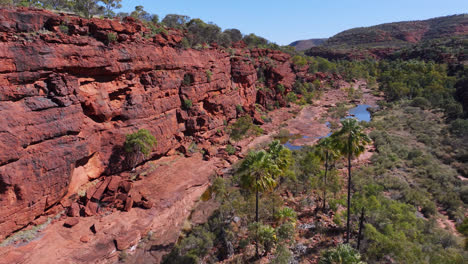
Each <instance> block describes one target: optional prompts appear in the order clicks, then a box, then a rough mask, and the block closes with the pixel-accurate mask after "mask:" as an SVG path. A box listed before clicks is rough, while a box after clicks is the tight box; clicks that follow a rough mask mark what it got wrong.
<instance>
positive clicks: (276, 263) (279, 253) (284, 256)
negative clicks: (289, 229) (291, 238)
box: [271, 244, 293, 264]
mask: <svg viewBox="0 0 468 264" xmlns="http://www.w3.org/2000/svg"><path fill="white" fill-rule="evenodd" d="M292 259H293V255H292V252H291V251H290V250H289V249H288V248H287V247H286V246H285V245H283V244H281V245H279V246H278V247H277V248H276V253H275V257H274V259H273V260H272V261H271V263H272V264H289V263H292V262H291V260H292Z"/></svg>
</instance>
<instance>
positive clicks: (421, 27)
mask: <svg viewBox="0 0 468 264" xmlns="http://www.w3.org/2000/svg"><path fill="white" fill-rule="evenodd" d="M466 34H468V14H461V15H452V16H444V17H437V18H431V19H427V20H418V21H404V22H394V23H385V24H380V25H376V26H371V27H359V28H353V29H349V30H345V31H343V32H340V33H338V34H336V35H334V36H333V37H331V38H329V39H328V40H327V41H326V42H325V43H324V44H323V46H326V47H342V46H353V47H356V46H360V47H402V46H408V45H411V44H415V43H419V42H420V41H427V40H433V39H439V38H444V37H452V36H457V35H466Z"/></svg>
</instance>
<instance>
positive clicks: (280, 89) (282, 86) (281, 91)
mask: <svg viewBox="0 0 468 264" xmlns="http://www.w3.org/2000/svg"><path fill="white" fill-rule="evenodd" d="M285 90H286V88H285V87H284V85H282V84H278V85H276V91H277V92H280V93H284V91H285Z"/></svg>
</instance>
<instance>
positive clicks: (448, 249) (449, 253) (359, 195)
mask: <svg viewBox="0 0 468 264" xmlns="http://www.w3.org/2000/svg"><path fill="white" fill-rule="evenodd" d="M364 94H369V93H364ZM324 100H326V97H325V98H324ZM343 101H344V100H343ZM357 103H358V104H359V103H360V102H357ZM366 103H368V102H366ZM372 104H373V105H374V106H377V102H376V101H373V102H372ZM413 105H414V104H413V103H412V102H411V101H400V102H396V103H393V104H386V103H381V104H380V107H379V108H378V109H377V108H375V109H372V112H373V114H372V116H373V118H372V120H368V121H370V122H366V121H367V120H366V121H365V122H362V123H361V126H363V127H364V128H365V131H366V132H367V133H368V134H369V135H370V137H371V138H372V140H373V144H372V145H371V146H369V147H367V148H366V149H365V151H364V153H363V154H362V155H361V156H359V158H358V159H356V160H354V161H353V167H354V168H355V169H354V170H353V171H354V172H353V175H354V176H353V182H352V185H351V187H352V188H351V189H352V200H351V206H350V210H351V218H350V220H351V234H350V245H351V247H348V248H347V247H344V246H341V245H340V244H341V243H343V242H345V239H346V235H345V233H346V232H345V231H346V208H347V205H346V186H347V161H345V159H343V158H338V157H334V158H330V159H329V160H328V159H327V160H328V162H327V163H330V164H326V165H325V166H324V165H323V163H322V162H321V161H320V158H319V157H318V156H317V154H316V153H317V149H318V147H317V146H311V145H313V144H314V143H315V142H317V140H319V138H320V137H326V136H327V135H328V133H330V132H329V131H328V128H327V125H326V123H325V122H330V124H331V123H332V122H337V121H338V120H339V119H340V118H343V117H346V116H347V114H348V112H347V111H345V112H344V115H343V114H341V116H340V115H337V114H336V105H333V103H332V104H330V105H327V107H324V108H321V107H319V108H317V107H314V106H307V107H305V108H304V109H302V111H301V112H299V113H297V116H296V118H295V119H291V120H289V121H287V122H286V123H285V124H287V125H283V126H281V125H280V127H282V128H281V129H283V131H285V130H286V129H291V131H293V133H290V132H289V131H288V132H289V133H286V132H282V133H281V131H282V130H281V129H280V132H274V133H272V134H273V137H274V136H275V135H276V136H277V137H280V138H281V136H283V142H294V144H297V145H294V146H299V144H298V143H297V142H301V143H302V144H301V145H300V146H301V147H300V148H297V149H293V152H292V159H293V164H294V165H292V167H291V170H292V171H293V173H292V174H293V175H294V177H283V178H282V179H281V180H279V183H278V185H276V187H274V188H272V189H271V190H270V191H266V190H265V191H264V192H263V193H262V194H261V195H260V197H259V208H260V211H259V218H260V222H261V224H259V225H256V226H252V223H253V222H255V217H254V216H255V215H256V214H255V208H256V206H255V199H256V198H255V197H256V195H255V192H249V191H245V190H244V189H242V188H240V187H242V185H239V180H240V178H239V177H240V176H239V175H238V174H237V173H236V171H237V170H238V168H239V167H238V166H242V165H234V167H233V168H234V170H233V176H232V177H227V178H226V177H224V178H216V179H215V181H214V183H213V186H212V187H211V188H210V190H209V194H210V195H209V196H211V197H212V199H211V200H209V201H207V202H202V204H203V203H212V204H213V205H216V206H217V209H216V210H215V211H214V214H213V215H211V216H210V217H209V218H208V221H207V222H206V223H204V224H200V223H198V224H197V225H193V227H192V228H190V229H187V231H185V232H184V233H183V235H182V236H181V238H180V240H179V242H178V244H177V245H176V246H175V248H174V249H173V251H172V252H171V254H169V255H167V256H166V257H165V263H192V262H193V263H197V262H199V261H202V262H207V263H210V262H217V261H222V262H223V263H244V262H253V261H258V262H259V263H270V262H271V263H318V262H320V263H334V262H326V259H327V258H332V256H334V255H335V256H336V255H342V256H344V255H348V256H350V257H351V258H352V259H354V260H355V262H353V261H351V262H349V263H358V262H359V259H361V260H363V261H366V262H369V263H408V262H411V263H464V262H465V261H466V260H467V254H466V251H464V245H463V238H462V236H461V235H460V233H458V232H457V231H456V230H454V228H453V226H454V223H456V222H457V221H458V222H459V221H461V219H463V218H464V217H465V215H466V213H467V211H466V202H467V201H466V197H465V196H466V194H465V191H466V183H464V182H463V179H462V178H460V177H461V176H459V175H458V173H459V172H460V171H463V170H464V167H463V165H462V163H460V162H459V161H457V154H456V153H457V151H451V152H450V151H449V152H448V153H450V154H448V155H441V154H442V149H441V148H447V147H449V146H450V147H452V148H453V147H455V146H456V145H457V144H461V145H460V146H463V147H465V148H466V143H465V142H460V139H459V138H458V137H457V136H456V135H455V134H452V133H450V127H449V126H447V125H446V124H445V123H444V122H441V121H442V120H443V115H442V114H441V113H440V112H437V111H431V110H425V109H423V108H420V107H417V106H413ZM351 106H352V105H349V106H347V108H351ZM365 107H367V106H362V105H360V106H358V109H361V110H362V109H363V108H365ZM293 108H294V107H293ZM354 109H356V108H354ZM311 113H314V114H311ZM361 113H362V112H361ZM361 113H358V114H357V115H359V116H361V115H360V114H361ZM349 114H352V112H351V113H349ZM364 114H365V113H364ZM355 115H356V114H355ZM311 116H312V119H304V117H309V118H310V117H311ZM298 120H301V121H304V120H307V122H306V123H305V124H303V125H302V124H301V123H300V122H298ZM326 120H327V121H326ZM314 122H316V123H315V124H319V125H317V127H319V128H320V129H323V130H321V131H322V134H321V135H320V134H318V135H317V132H316V131H313V130H312V131H308V130H307V128H310V125H311V124H314ZM331 126H332V125H330V127H331ZM304 128H305V129H304ZM301 129H304V130H301ZM338 129H339V127H335V128H334V130H335V131H336V130H338ZM444 131H445V133H446V134H445V136H442V135H444ZM275 133H276V134H275ZM282 134H283V135H282ZM295 135H296V136H295ZM297 135H301V136H297ZM263 137H265V136H263ZM260 139H262V137H260ZM260 139H259V138H257V139H256V140H254V141H253V142H255V143H256V144H257V146H259V147H257V149H262V148H266V149H267V151H270V149H271V148H272V147H271V146H266V145H265V144H264V143H263V144H262V142H265V141H261V140H260ZM285 139H286V141H284V140H285ZM258 142H260V143H258ZM442 142H444V143H445V144H447V145H445V146H444V144H443V143H442ZM251 144H252V143H251ZM258 144H260V145H258ZM330 155H331V154H330ZM240 164H242V163H240ZM325 168H327V169H325ZM325 170H327V173H328V181H327V182H326V184H324V181H323V180H324V178H323V176H324V173H325ZM457 171H458V172H457ZM324 194H325V196H324ZM324 198H326V200H325V199H324ZM324 200H325V201H324ZM324 204H325V206H323V205H324ZM201 208H204V207H203V206H201ZM252 210H253V211H252ZM196 214H198V213H197V211H194V212H193V215H196ZM359 235H361V237H360V238H359ZM358 241H359V242H358ZM358 243H359V247H360V252H361V253H362V255H359V253H358V252H357V251H356V250H355V249H353V248H356V247H358ZM256 246H258V247H260V256H259V257H255V256H256Z"/></svg>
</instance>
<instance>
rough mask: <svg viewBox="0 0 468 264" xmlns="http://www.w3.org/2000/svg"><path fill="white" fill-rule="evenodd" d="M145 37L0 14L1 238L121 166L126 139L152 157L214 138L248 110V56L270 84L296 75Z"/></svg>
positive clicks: (32, 14) (284, 63)
mask: <svg viewBox="0 0 468 264" xmlns="http://www.w3.org/2000/svg"><path fill="white" fill-rule="evenodd" d="M60 25H62V26H60ZM64 26H66V27H68V30H69V34H63V33H61V28H63V27H64ZM145 31H146V29H145V27H144V26H142V25H141V24H139V23H137V22H135V21H133V20H131V19H130V20H128V21H127V22H126V23H121V22H118V21H111V20H100V19H91V20H85V19H81V18H78V17H73V16H65V15H60V14H55V13H52V12H48V11H40V10H33V9H22V10H6V9H0V149H1V151H0V208H1V210H0V239H1V238H2V237H5V236H7V235H9V234H10V233H11V232H12V231H14V230H18V229H20V228H22V227H24V226H25V225H27V224H28V223H30V222H31V221H32V220H34V218H35V217H37V216H39V215H41V214H43V213H44V211H46V210H47V209H48V208H50V207H51V206H53V205H55V204H56V203H58V202H59V201H60V200H61V199H62V198H63V197H64V196H65V195H67V192H68V193H72V192H75V191H76V189H77V187H79V186H80V185H81V184H83V183H86V182H87V181H88V180H89V179H93V178H96V177H99V176H101V175H109V174H113V173H117V172H119V171H122V170H123V169H125V162H124V155H123V152H122V148H121V146H122V144H123V142H124V140H125V134H128V133H131V132H135V131H136V130H138V129H142V128H145V129H148V130H149V131H150V132H151V133H153V134H154V135H155V136H156V138H157V140H158V145H157V148H156V149H155V150H154V152H153V153H152V154H151V156H150V157H153V158H154V157H158V156H161V155H165V154H167V153H168V152H170V151H173V150H175V149H181V148H182V149H183V146H187V145H188V144H190V142H191V141H192V140H194V141H198V142H203V141H209V140H214V137H215V134H216V131H217V130H218V129H221V130H222V128H223V126H224V125H223V123H225V122H226V121H227V122H229V121H230V120H232V119H235V118H236V117H237V112H236V106H237V105H242V106H244V107H245V108H246V109H252V108H253V107H252V106H253V104H254V103H255V102H256V100H257V90H256V87H255V85H256V81H257V70H256V68H255V66H256V65H257V66H258V58H259V57H265V56H266V57H269V58H270V59H271V60H274V61H276V62H275V65H274V66H273V67H270V68H269V69H268V72H270V73H271V76H270V77H269V83H271V85H272V86H274V85H276V83H283V84H284V85H285V86H286V87H291V85H292V83H293V82H294V79H295V76H294V74H293V73H292V71H291V66H290V63H289V61H288V60H289V56H288V55H286V54H283V53H280V52H274V51H261V50H257V51H254V52H252V53H251V52H250V51H248V50H245V49H236V54H234V55H231V54H229V53H228V52H226V51H224V50H222V49H217V48H210V49H204V50H201V51H198V50H193V49H182V48H181V47H180V46H181V44H180V42H181V40H182V38H183V35H182V34H181V33H179V32H176V31H169V33H168V34H161V35H156V36H154V37H152V38H144V37H142V34H143V33H142V32H145ZM109 33H112V34H115V36H116V37H117V42H115V43H108V42H109V41H108V38H107V36H108V34H109ZM262 52H263V53H262ZM260 53H262V54H260ZM208 71H209V72H211V73H212V75H211V76H210V77H209V74H208ZM184 76H185V78H186V79H190V84H187V83H185V84H184ZM185 99H189V100H191V101H192V102H193V106H192V107H191V108H190V109H188V110H186V109H183V107H182V104H183V101H184V100H185Z"/></svg>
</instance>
